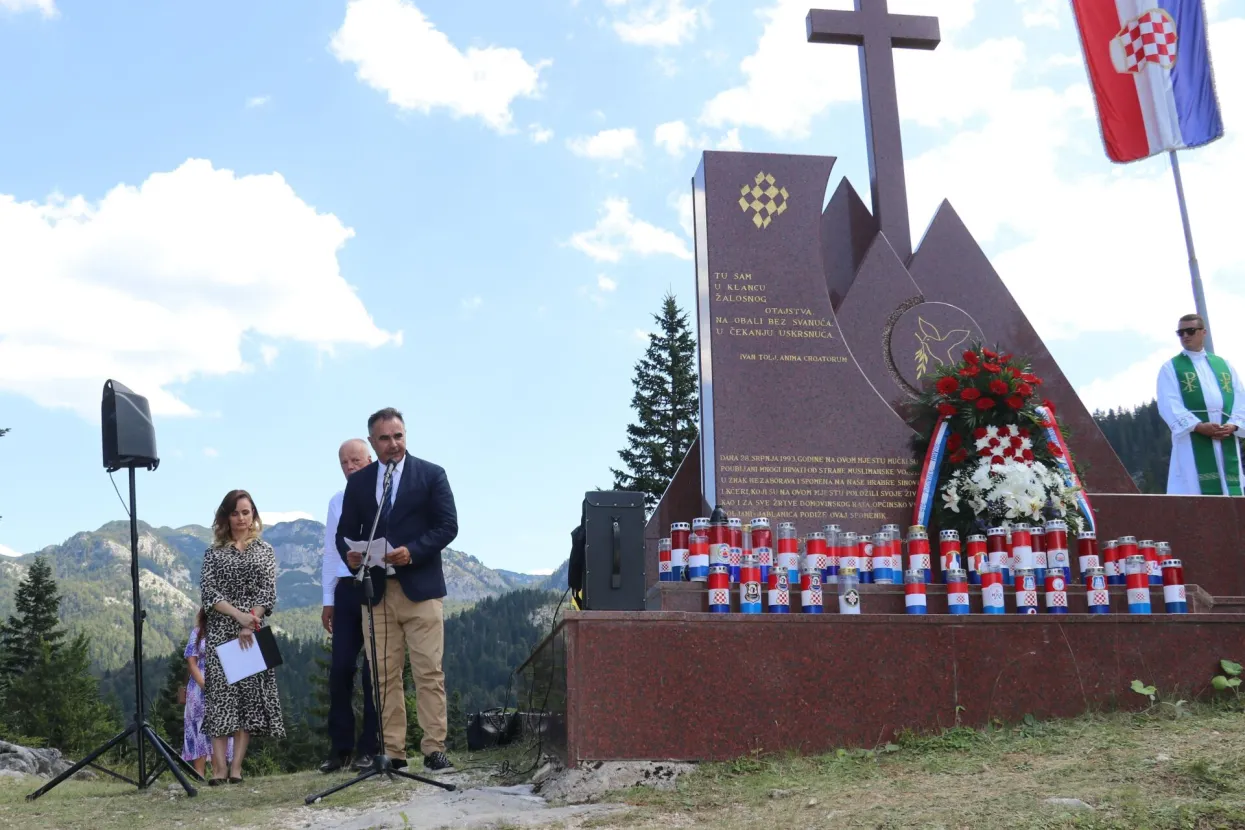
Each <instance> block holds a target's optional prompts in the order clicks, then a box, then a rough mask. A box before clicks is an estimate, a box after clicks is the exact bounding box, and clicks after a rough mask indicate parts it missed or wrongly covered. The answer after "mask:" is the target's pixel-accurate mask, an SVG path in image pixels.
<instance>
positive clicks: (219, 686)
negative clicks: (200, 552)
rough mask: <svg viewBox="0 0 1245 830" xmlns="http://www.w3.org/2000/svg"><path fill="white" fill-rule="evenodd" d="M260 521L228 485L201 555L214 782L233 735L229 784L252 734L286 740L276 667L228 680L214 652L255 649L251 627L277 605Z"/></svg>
mask: <svg viewBox="0 0 1245 830" xmlns="http://www.w3.org/2000/svg"><path fill="white" fill-rule="evenodd" d="M262 530H263V523H262V522H261V521H260V518H259V511H258V510H256V509H255V502H254V500H253V499H252V498H251V496H250V494H249V493H247V492H246V491H245V490H233V491H231V492H230V493H229V494H228V495H226V496H225V499H224V501H222V502H221V504H220V507H219V508H217V510H216V518H215V521H214V522H213V523H212V532H213V537H214V538H213V542H212V547H210V548H208V550H207V552H206V553H204V556H203V575H202V579H201V580H200V588H201V590H202V592H203V607H204V609H205V610H206V612H207V614H206V616H207V645H208V648H207V649H206V651H207V661H206V666H205V670H204V673H203V674H204V679H205V680H206V681H207V687H206V689H205V691H206V692H207V695H206V697H207V701H206V708H205V711H204V715H203V731H204V732H205V733H206V734H207V735H209V736H211V738H212V771H213V776H214V777H213V778H212V780H211V781H210V783H211V785H212V786H216V785H217V784H220V783H223V782H224V781H225V780H226V779H225V778H223V777H217V773H216V771H217V770H221V771H224V769H225V748H226V746H227V744H228V741H229V737H230V736H232V737H233V759H232V763H231V764H230V766H229V778H228V780H229V782H230V783H235V784H237V783H241V781H242V759H243V758H245V757H246V747H247V743H248V741H249V739H250V736H251V735H252V734H260V735H271V736H273V737H278V738H280V737H284V735H285V724H284V722H283V720H282V716H281V699H280V696H279V695H278V693H277V678H276V673H275V670H273V669H268V670H267V671H263V672H260V673H259V674H255V675H251V676H250V677H246V678H243V679H242V680H239V681H238V682H237V683H234V684H233V685H230V684H229V682H228V681H227V680H226V679H225V670H224V668H223V667H222V666H221V663H220V658H219V657H218V656H217V654H216V646H219V645H221V644H222V643H226V642H228V641H230V640H233V639H235V638H237V639H241V640H242V645H243V647H244V648H246V647H247V646H248V644H249V647H251V648H256V647H257V646H256V644H255V630H256V629H257V628H259V627H260V626H261V625H263V624H264V618H265V617H267V616H268V615H269V614H271V613H272V608H273V606H274V605H276V602H277V557H276V553H275V552H274V551H273V549H272V545H270V544H268V543H267V542H265V541H264V540H263V539H261V538H260V532H261V531H262Z"/></svg>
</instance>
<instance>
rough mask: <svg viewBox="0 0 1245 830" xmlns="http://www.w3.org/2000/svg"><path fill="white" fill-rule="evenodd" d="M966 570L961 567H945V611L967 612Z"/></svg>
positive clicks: (950, 612)
mask: <svg viewBox="0 0 1245 830" xmlns="http://www.w3.org/2000/svg"><path fill="white" fill-rule="evenodd" d="M968 612H969V607H968V572H967V571H965V570H964V569H963V568H948V569H947V613H949V614H967V613H968Z"/></svg>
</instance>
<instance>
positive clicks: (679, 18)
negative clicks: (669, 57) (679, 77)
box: [606, 0, 708, 46]
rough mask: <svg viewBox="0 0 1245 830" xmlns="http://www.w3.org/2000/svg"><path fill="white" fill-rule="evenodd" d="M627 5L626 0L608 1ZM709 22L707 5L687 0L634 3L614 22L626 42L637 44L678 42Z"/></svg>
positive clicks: (658, 0)
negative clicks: (689, 4)
mask: <svg viewBox="0 0 1245 830" xmlns="http://www.w3.org/2000/svg"><path fill="white" fill-rule="evenodd" d="M606 5H607V6H623V5H625V3H609V2H607V3H606ZM707 22H708V15H707V12H706V11H705V9H703V8H698V7H694V6H693V7H690V8H689V7H688V6H687V5H686V4H685V3H684V0H650V1H649V2H648V3H645V4H644V5H642V6H635V5H633V6H632V7H631V9H630V11H629V12H628V14H627V16H626V17H625V18H624V19H622V20H616V21H615V22H614V31H615V32H616V33H617V34H618V37H619V39H620V40H622V41H623V42H624V43H631V44H635V45H637V46H678V45H680V44H682V43H685V42H687V41H690V40H691V39H692V38H693V37H695V35H696V29H697V28H699V27H701V26H703V25H704V24H705V23H707Z"/></svg>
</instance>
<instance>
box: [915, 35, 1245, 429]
mask: <svg viewBox="0 0 1245 830" xmlns="http://www.w3.org/2000/svg"><path fill="white" fill-rule="evenodd" d="M1210 37H1211V51H1212V53H1213V54H1214V55H1215V74H1216V80H1217V88H1218V93H1219V98H1220V102H1221V105H1222V108H1223V118H1224V122H1225V123H1227V124H1233V123H1240V122H1241V121H1242V120H1243V119H1245V81H1242V79H1245V57H1243V56H1242V54H1241V53H1240V51H1239V50H1235V49H1231V48H1228V46H1230V45H1231V44H1233V43H1237V42H1240V40H1241V39H1242V38H1245V19H1239V18H1238V19H1233V20H1226V21H1222V22H1219V23H1215V24H1212V26H1211V28H1210ZM1020 68H1021V69H1023V67H1020ZM993 69H994V67H993V66H990V65H988V64H986V63H984V62H983V63H982V64H981V66H980V67H979V71H980V72H982V73H987V72H990V71H992V70H993ZM1024 74H1025V73H1024V72H1023V71H1021V72H1019V73H1018V74H1017V75H1016V77H1024ZM944 94H949V93H944ZM955 94H957V95H958V94H959V93H958V92H956V93H955ZM1088 95H1089V93H1088V90H1087V89H1086V88H1085V85H1084V84H1083V83H1081V82H1078V83H1076V84H1074V85H1072V86H1069V87H1067V88H1066V89H1064V90H1061V91H1057V90H1053V89H1049V88H1020V89H1016V88H1013V89H1011V90H1007V91H1006V93H1005V94H999V95H997V96H996V98H995V101H994V104H993V106H992V108H991V110H990V115H989V118H988V119H987V120H986V121H984V122H983V123H982V124H981V125H980V126H979V127H976V128H974V129H968V130H960V131H958V132H957V133H956V134H955V135H954V137H953V138H952V139H951V140H950V141H949V142H947V143H945V144H944V145H942V146H940V147H937V148H935V149H933V150H930V151H929V152H926V153H924V154H922V155H920V156H918V157H916V158H915V159H912V160H911V161H909V163H908V182H909V194H910V196H911V203H912V221H913V224H914V233H915V234H917V235H919V234H920V233H921V232H923V230H924V228H925V226H926V224H927V223H928V221H929V219H930V218H931V217H932V216H933V213H934V211H935V209H936V208H937V205H938V203H939V201H940V200H941V199H942V198H944V197H946V198H949V199H950V201H951V203H952V204H953V205H954V206H955V208H956V209H957V211H958V212H959V213H960V215H961V216H962V217H963V219H964V221H965V222H966V224H967V225H968V227H969V229H970V230H971V231H972V232H973V233H974V235H975V236H976V237H977V239H978V241H980V242H981V243H983V245H985V246H986V248H987V250H988V251H990V252H991V254H992V256H991V260H992V262H993V264H994V266H995V268H996V270H997V271H998V272H999V274H1000V275H1001V276H1002V277H1003V279H1004V281H1005V282H1006V283H1007V286H1008V288H1009V289H1010V291H1011V293H1012V294H1013V296H1015V298H1016V300H1017V302H1019V303H1020V305H1021V307H1022V308H1024V309H1025V310H1026V311H1027V313H1028V315H1029V319H1030V320H1031V321H1032V323H1033V324H1034V326H1035V327H1036V328H1037V330H1038V333H1039V334H1040V335H1041V336H1042V337H1043V339H1044V340H1045V341H1046V343H1047V345H1048V347H1051V348H1053V349H1054V350H1055V351H1056V352H1058V351H1059V350H1060V341H1062V342H1063V343H1064V344H1067V343H1069V342H1070V341H1071V342H1075V339H1076V338H1078V337H1081V336H1083V335H1086V334H1092V333H1098V334H1107V335H1110V334H1112V333H1127V334H1128V336H1129V342H1131V343H1136V339H1137V336H1138V335H1140V336H1141V338H1142V344H1143V345H1141V346H1140V347H1137V346H1132V347H1131V348H1133V349H1134V352H1135V354H1130V355H1127V356H1123V355H1122V353H1120V352H1117V353H1116V354H1115V356H1114V357H1113V358H1112V360H1111V362H1106V361H1105V360H1103V355H1100V356H1099V358H1098V360H1099V363H1100V364H1101V365H1102V366H1103V367H1104V368H1103V369H1102V371H1101V372H1100V374H1099V375H1098V377H1097V378H1096V379H1093V380H1092V381H1091V382H1088V383H1084V384H1082V385H1081V387H1080V391H1081V393H1082V394H1083V395H1084V397H1085V400H1086V403H1087V404H1089V405H1090V406H1101V407H1104V408H1105V407H1109V406H1118V405H1123V404H1129V403H1137V402H1140V401H1143V400H1148V399H1149V398H1151V397H1153V395H1154V378H1155V373H1156V372H1157V370H1158V365H1159V363H1160V362H1161V361H1162V360H1163V359H1165V357H1170V355H1171V354H1174V353H1175V351H1176V350H1177V348H1178V344H1177V342H1176V340H1175V337H1174V336H1173V335H1172V334H1171V331H1172V329H1174V328H1175V321H1176V318H1177V317H1179V316H1180V314H1182V313H1185V312H1186V311H1192V309H1193V298H1192V290H1191V288H1190V280H1189V271H1188V264H1187V253H1186V250H1185V244H1184V236H1183V231H1182V228H1181V222H1180V215H1179V210H1178V207H1177V203H1176V196H1175V188H1174V185H1173V183H1172V174H1171V170H1170V167H1169V164H1168V160H1167V158H1166V157H1163V156H1160V157H1158V158H1153V159H1149V160H1146V161H1144V162H1138V163H1136V164H1131V165H1126V166H1121V165H1112V164H1109V163H1108V162H1107V161H1106V159H1105V153H1104V151H1103V148H1102V142H1101V139H1100V138H1099V133H1098V127H1097V124H1096V123H1095V116H1094V113H1093V109H1092V104H1091V103H1090V101H1089V97H1088ZM929 103H930V105H931V106H932V105H936V103H937V102H936V101H934V102H929ZM1180 162H1181V171H1182V173H1183V176H1184V183H1185V189H1186V195H1187V197H1188V200H1189V210H1190V214H1191V222H1192V226H1193V233H1194V240H1195V242H1196V244H1197V254H1198V259H1199V262H1200V264H1201V270H1202V278H1203V281H1204V283H1205V287H1206V295H1207V303H1208V306H1209V311H1210V317H1211V325H1212V329H1213V331H1214V335H1215V348H1216V351H1217V352H1219V353H1220V354H1223V355H1225V356H1228V357H1229V359H1235V360H1236V362H1237V363H1238V365H1239V364H1240V363H1242V362H1245V328H1243V327H1241V326H1240V325H1237V324H1236V322H1235V321H1238V320H1240V319H1242V318H1245V291H1243V290H1242V287H1243V286H1245V248H1242V247H1241V246H1240V245H1239V243H1238V242H1237V239H1238V238H1239V230H1240V229H1239V224H1240V211H1239V207H1238V205H1237V195H1236V194H1238V193H1240V192H1241V191H1242V189H1245V139H1243V138H1242V137H1241V136H1240V134H1239V133H1233V132H1232V131H1230V130H1229V131H1228V133H1227V135H1226V137H1225V138H1223V139H1221V140H1219V141H1217V142H1215V143H1214V144H1212V145H1210V146H1208V147H1204V148H1201V149H1197V150H1191V151H1185V152H1182V153H1181V158H1180ZM965 171H971V174H968V175H966V173H965ZM1052 298H1057V300H1056V301H1052ZM1096 342H1099V341H1096ZM1099 348H1102V347H1101V346H1100V347H1099ZM1137 355H1144V358H1143V359H1139V360H1134V358H1135V357H1136V356H1137ZM1077 357H1078V358H1080V359H1082V360H1083V359H1088V358H1085V357H1082V356H1080V355H1077Z"/></svg>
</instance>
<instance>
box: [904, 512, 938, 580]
mask: <svg viewBox="0 0 1245 830" xmlns="http://www.w3.org/2000/svg"><path fill="white" fill-rule="evenodd" d="M932 569H933V562H931V561H930V548H929V533H928V532H927V531H926V530H925V527H924V525H913V526H912V527H910V528H908V570H917V571H920V572H921V573H923V574H925V582H926V584H929V583H930V582H931V581H932V580H933V578H934V575H933V573H932Z"/></svg>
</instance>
